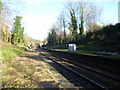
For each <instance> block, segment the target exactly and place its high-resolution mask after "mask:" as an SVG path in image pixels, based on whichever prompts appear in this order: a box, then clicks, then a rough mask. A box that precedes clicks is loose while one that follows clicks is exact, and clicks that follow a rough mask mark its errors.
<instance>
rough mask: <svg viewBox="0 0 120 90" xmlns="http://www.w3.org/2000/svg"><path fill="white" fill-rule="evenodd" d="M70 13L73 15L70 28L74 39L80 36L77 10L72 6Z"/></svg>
mask: <svg viewBox="0 0 120 90" xmlns="http://www.w3.org/2000/svg"><path fill="white" fill-rule="evenodd" d="M70 15H71V23H69V25H70V27H69V30H70V31H71V32H72V36H73V41H76V40H77V36H78V32H77V28H78V27H77V20H76V17H75V11H74V9H73V8H72V9H71V10H70Z"/></svg>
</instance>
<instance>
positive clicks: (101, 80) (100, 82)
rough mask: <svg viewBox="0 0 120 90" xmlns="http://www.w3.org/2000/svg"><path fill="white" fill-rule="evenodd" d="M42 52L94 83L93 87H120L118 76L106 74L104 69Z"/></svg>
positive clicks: (46, 56) (78, 75)
mask: <svg viewBox="0 0 120 90" xmlns="http://www.w3.org/2000/svg"><path fill="white" fill-rule="evenodd" d="M40 54H41V55H43V56H44V57H45V58H48V59H49V60H52V61H53V62H54V63H57V64H59V65H60V66H62V67H64V68H66V69H67V70H69V71H70V72H72V73H74V74H75V75H77V78H78V77H82V78H84V79H85V80H87V82H89V84H90V83H92V86H91V87H100V88H104V89H109V88H120V86H119V85H120V83H119V77H118V76H117V77H115V78H114V77H110V76H109V75H107V74H105V72H104V73H103V72H102V71H99V70H97V69H95V68H93V67H92V68H91V67H89V66H87V65H83V64H81V65H80V64H79V65H78V63H75V62H71V61H69V60H67V59H64V58H60V57H53V56H51V55H50V54H49V53H44V52H40ZM81 68H82V69H81ZM81 71H82V73H81ZM90 73H92V74H90ZM86 74H88V75H86ZM109 74H110V73H109ZM111 74H112V73H111ZM113 76H115V75H114V74H113ZM92 77H94V78H92ZM96 78H97V80H96ZM74 82H76V81H75V80H74ZM74 82H73V83H74ZM77 82H78V81H77ZM80 82H81V81H80ZM78 83H79V82H78ZM75 85H76V86H79V85H77V84H75ZM86 86H87V85H86Z"/></svg>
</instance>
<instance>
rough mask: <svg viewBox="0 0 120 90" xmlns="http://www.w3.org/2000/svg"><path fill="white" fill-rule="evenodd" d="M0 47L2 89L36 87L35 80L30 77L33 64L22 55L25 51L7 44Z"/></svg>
mask: <svg viewBox="0 0 120 90" xmlns="http://www.w3.org/2000/svg"><path fill="white" fill-rule="evenodd" d="M1 45H2V46H0V47H1V48H2V49H1V51H0V52H2V88H35V87H37V84H36V83H37V80H36V79H35V78H33V76H32V74H33V72H34V71H35V63H34V61H33V60H31V59H28V58H25V57H24V55H25V54H23V53H24V52H25V51H27V49H26V48H25V47H18V46H14V45H12V44H8V43H2V44H1ZM27 53H30V52H27ZM32 55H35V53H32ZM35 80H36V83H35Z"/></svg>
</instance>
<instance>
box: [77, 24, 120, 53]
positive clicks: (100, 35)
mask: <svg viewBox="0 0 120 90" xmlns="http://www.w3.org/2000/svg"><path fill="white" fill-rule="evenodd" d="M119 40H120V23H118V24H116V25H107V26H104V27H102V28H101V29H99V30H93V31H89V32H87V33H86V35H85V36H84V38H83V39H82V40H81V41H80V42H79V48H78V49H80V50H83V51H86V50H88V51H108V52H109V51H111V52H120V42H119ZM81 46H82V47H81Z"/></svg>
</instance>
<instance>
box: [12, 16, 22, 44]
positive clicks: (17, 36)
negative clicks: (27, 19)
mask: <svg viewBox="0 0 120 90" xmlns="http://www.w3.org/2000/svg"><path fill="white" fill-rule="evenodd" d="M21 19H22V17H20V16H16V18H15V22H14V32H13V36H12V43H13V44H15V45H16V44H18V43H23V42H24V38H23V37H24V35H23V32H24V28H23V27H21Z"/></svg>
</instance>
